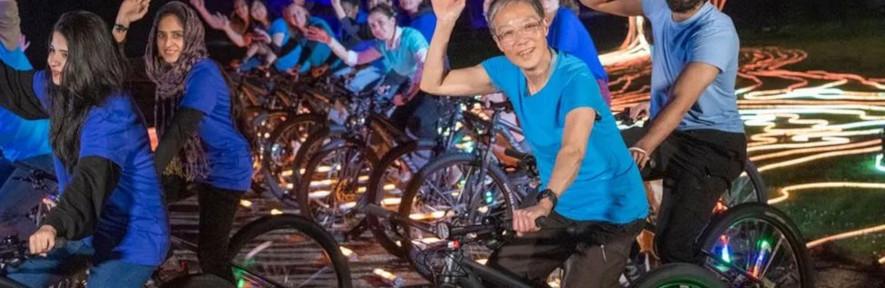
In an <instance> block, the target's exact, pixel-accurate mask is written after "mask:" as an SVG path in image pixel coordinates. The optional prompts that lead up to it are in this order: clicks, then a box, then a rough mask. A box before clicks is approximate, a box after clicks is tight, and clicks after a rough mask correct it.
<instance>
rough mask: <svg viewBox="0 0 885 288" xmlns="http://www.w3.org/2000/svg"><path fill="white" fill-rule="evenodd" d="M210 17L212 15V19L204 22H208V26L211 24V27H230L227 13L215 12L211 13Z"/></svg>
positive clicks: (219, 28)
mask: <svg viewBox="0 0 885 288" xmlns="http://www.w3.org/2000/svg"><path fill="white" fill-rule="evenodd" d="M198 1H201V0H198ZM210 17H212V19H213V20H212V21H206V22H207V23H208V24H209V26H212V28H213V29H218V30H221V29H226V28H229V27H230V18H228V17H227V15H224V14H221V13H219V12H215V15H211V16H210Z"/></svg>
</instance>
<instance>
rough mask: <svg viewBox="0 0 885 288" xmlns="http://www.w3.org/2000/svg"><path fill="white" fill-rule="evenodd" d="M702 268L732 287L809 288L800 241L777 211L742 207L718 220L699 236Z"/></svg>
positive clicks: (806, 261)
mask: <svg viewBox="0 0 885 288" xmlns="http://www.w3.org/2000/svg"><path fill="white" fill-rule="evenodd" d="M700 239H701V240H702V242H700V244H701V245H702V246H701V251H702V252H703V253H704V254H706V255H707V256H708V257H706V259H705V260H704V263H703V264H704V266H705V267H707V268H708V269H710V270H712V271H713V272H716V273H718V274H719V275H720V277H722V278H723V279H724V280H726V282H728V283H730V286H731V287H797V288H810V287H813V286H814V271H813V267H812V263H811V260H810V258H809V257H808V252H807V250H806V249H805V241H804V240H803V239H802V235H801V234H800V233H799V230H798V229H797V228H796V225H795V224H793V222H792V221H790V219H789V218H788V217H787V216H786V215H785V214H784V213H783V212H781V211H779V210H777V209H775V208H773V207H771V206H767V205H763V204H758V203H747V204H741V205H738V206H736V207H733V208H730V209H728V211H726V212H725V213H724V214H722V215H720V216H718V217H717V218H716V219H714V221H713V222H712V224H711V225H710V226H709V227H708V228H707V230H706V231H705V232H704V234H702V236H701V238H700Z"/></svg>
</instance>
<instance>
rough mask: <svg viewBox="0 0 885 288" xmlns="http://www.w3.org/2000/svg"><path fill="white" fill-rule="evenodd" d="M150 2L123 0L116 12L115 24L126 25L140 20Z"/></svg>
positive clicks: (144, 0)
mask: <svg viewBox="0 0 885 288" xmlns="http://www.w3.org/2000/svg"><path fill="white" fill-rule="evenodd" d="M150 4H151V1H150V0H123V4H120V10H119V11H118V12H117V24H120V25H124V26H128V25H129V24H130V23H132V22H135V21H138V20H141V18H144V15H145V14H147V12H148V8H149V7H150Z"/></svg>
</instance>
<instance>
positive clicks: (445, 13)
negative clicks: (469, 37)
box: [431, 0, 467, 23]
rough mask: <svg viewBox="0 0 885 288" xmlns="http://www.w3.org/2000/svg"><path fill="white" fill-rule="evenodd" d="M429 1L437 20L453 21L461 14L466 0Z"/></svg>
mask: <svg viewBox="0 0 885 288" xmlns="http://www.w3.org/2000/svg"><path fill="white" fill-rule="evenodd" d="M431 2H432V4H433V5H432V6H433V13H434V14H436V19H437V21H441V22H442V21H446V22H452V23H454V22H455V21H457V20H458V17H460V16H461V11H464V5H465V4H466V3H467V0H431Z"/></svg>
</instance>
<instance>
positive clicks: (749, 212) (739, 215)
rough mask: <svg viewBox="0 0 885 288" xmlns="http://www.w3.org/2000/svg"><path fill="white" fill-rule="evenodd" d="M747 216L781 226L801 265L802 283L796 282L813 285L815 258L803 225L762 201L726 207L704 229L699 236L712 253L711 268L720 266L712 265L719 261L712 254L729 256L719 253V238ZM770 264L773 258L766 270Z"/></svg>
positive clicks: (780, 228) (798, 268) (734, 253)
mask: <svg viewBox="0 0 885 288" xmlns="http://www.w3.org/2000/svg"><path fill="white" fill-rule="evenodd" d="M747 220H756V221H762V222H764V223H767V224H769V225H771V226H772V227H774V228H775V229H777V230H778V231H777V232H779V233H781V234H782V235H783V239H784V240H786V241H787V244H788V245H789V248H791V249H790V252H792V255H793V256H794V259H795V262H796V265H797V266H798V267H797V269H796V270H797V271H796V272H797V273H798V274H797V276H798V277H799V281H800V283H799V286H796V287H802V288H811V287H813V286H814V267H813V264H812V262H811V258H810V257H809V255H808V251H807V249H806V248H805V241H804V239H803V238H802V234H800V233H799V229H798V228H796V225H795V224H793V222H792V221H791V220H790V218H789V217H787V215H786V214H784V213H783V212H781V211H780V210H777V209H775V208H774V207H771V206H768V205H765V204H761V203H745V204H741V205H738V206H735V207H733V208H730V209H728V211H726V212H725V213H724V214H722V215H718V216H717V217H716V218H714V219H713V221H712V222H711V225H709V226H708V227H707V229H706V230H705V231H704V233H703V234H701V237H700V238H699V239H701V242H700V244H701V245H702V246H701V249H702V251H704V252H705V253H706V254H708V255H710V256H712V257H708V258H707V260H706V261H705V264H706V265H707V266H708V268H710V269H714V270H715V269H717V268H716V267H711V265H713V263H710V262H717V261H716V260H711V258H716V257H719V258H725V256H717V255H716V253H715V248H716V245H717V242H719V241H721V240H720V239H721V237H725V236H726V235H724V233H725V232H727V231H728V229H729V228H731V227H733V226H736V225H739V224H741V223H742V222H744V221H747ZM758 232H759V231H755V232H754V234H756V233H758ZM759 241H761V240H759ZM755 245H761V244H755ZM779 245H780V243H777V244H776V246H775V247H780V246H779ZM728 246H731V245H730V244H729V245H728ZM769 246H770V245H769ZM711 251H712V252H711ZM736 252H737V251H724V252H720V254H723V255H724V254H729V255H735V256H739V255H740V254H739V253H736ZM773 253H774V254H773V255H778V254H777V251H775V252H773ZM735 256H729V257H728V258H732V257H734V258H736V259H738V257H735ZM755 256H757V257H755V258H760V257H761V256H760V255H755ZM762 256H764V254H762ZM751 258H753V257H752V256H751ZM772 258H774V257H772ZM722 261H725V262H735V261H736V260H731V259H722ZM757 262H758V260H757ZM770 264H771V262H769V263H767V265H766V269H764V271H763V273H764V272H766V271H768V268H769V267H768V265H770ZM757 265H758V264H757ZM745 270H749V269H745ZM763 275H764V274H763ZM779 287H780V286H779ZM790 287H793V286H790Z"/></svg>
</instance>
